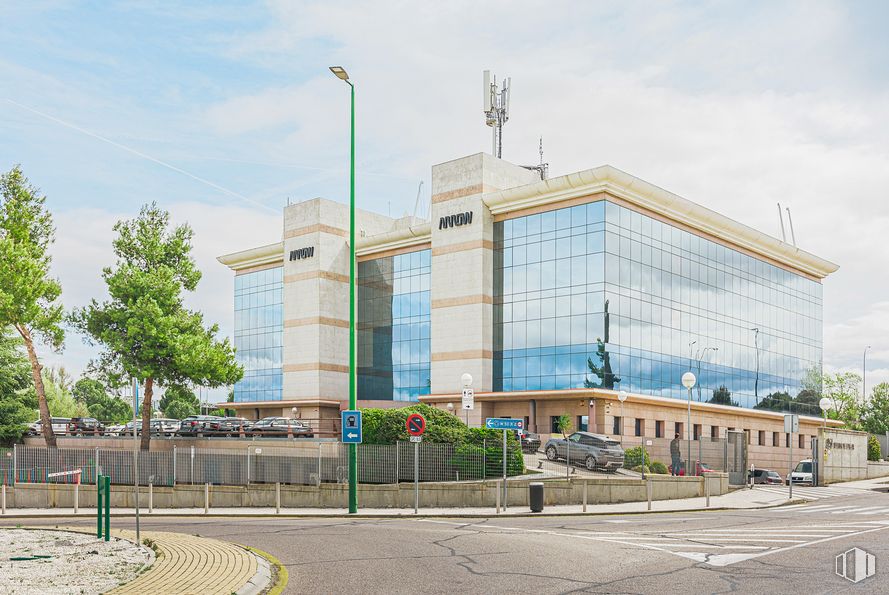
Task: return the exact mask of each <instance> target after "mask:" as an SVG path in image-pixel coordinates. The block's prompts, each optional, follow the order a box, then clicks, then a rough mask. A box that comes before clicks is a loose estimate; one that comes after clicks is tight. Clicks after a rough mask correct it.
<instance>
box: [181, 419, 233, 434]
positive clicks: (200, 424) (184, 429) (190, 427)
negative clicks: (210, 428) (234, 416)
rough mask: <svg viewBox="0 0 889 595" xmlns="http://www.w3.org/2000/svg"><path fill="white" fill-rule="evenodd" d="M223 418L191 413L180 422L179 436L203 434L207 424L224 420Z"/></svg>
mask: <svg viewBox="0 0 889 595" xmlns="http://www.w3.org/2000/svg"><path fill="white" fill-rule="evenodd" d="M222 419H223V418H221V417H219V416H216V415H189V416H188V417H186V418H185V419H183V420H182V421H181V422H179V429H178V430H176V435H177V436H203V435H204V430H205V429H206V428H207V425H208V424H210V423H213V422H219V421H222Z"/></svg>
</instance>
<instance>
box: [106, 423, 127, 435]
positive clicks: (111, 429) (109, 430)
mask: <svg viewBox="0 0 889 595" xmlns="http://www.w3.org/2000/svg"><path fill="white" fill-rule="evenodd" d="M124 428H126V424H114V425H111V426H108V427H106V428H105V435H106V436H120V435H121V434H123V431H124Z"/></svg>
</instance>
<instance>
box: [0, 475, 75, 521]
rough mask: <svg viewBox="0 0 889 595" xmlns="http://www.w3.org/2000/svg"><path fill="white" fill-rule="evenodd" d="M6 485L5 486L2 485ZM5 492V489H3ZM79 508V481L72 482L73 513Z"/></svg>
mask: <svg viewBox="0 0 889 595" xmlns="http://www.w3.org/2000/svg"><path fill="white" fill-rule="evenodd" d="M4 487H6V486H4ZM4 493H5V491H4ZM79 508H80V482H79V481H78V482H77V483H75V484H74V514H77V511H78V509H79Z"/></svg>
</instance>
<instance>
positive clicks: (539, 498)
mask: <svg viewBox="0 0 889 595" xmlns="http://www.w3.org/2000/svg"><path fill="white" fill-rule="evenodd" d="M528 501H529V502H530V505H531V512H543V484H542V483H541V482H539V481H535V482H533V483H529V484H528Z"/></svg>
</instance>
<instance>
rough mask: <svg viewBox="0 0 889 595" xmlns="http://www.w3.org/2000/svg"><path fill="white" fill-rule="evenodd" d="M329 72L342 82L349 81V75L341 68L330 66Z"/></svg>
mask: <svg viewBox="0 0 889 595" xmlns="http://www.w3.org/2000/svg"><path fill="white" fill-rule="evenodd" d="M330 72H332V73H333V74H334V75H336V78H338V79H342V80H344V81H347V80H349V73H348V72H346V69H345V68H343V67H342V66H331V67H330Z"/></svg>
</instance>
